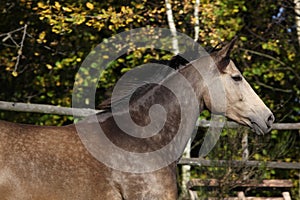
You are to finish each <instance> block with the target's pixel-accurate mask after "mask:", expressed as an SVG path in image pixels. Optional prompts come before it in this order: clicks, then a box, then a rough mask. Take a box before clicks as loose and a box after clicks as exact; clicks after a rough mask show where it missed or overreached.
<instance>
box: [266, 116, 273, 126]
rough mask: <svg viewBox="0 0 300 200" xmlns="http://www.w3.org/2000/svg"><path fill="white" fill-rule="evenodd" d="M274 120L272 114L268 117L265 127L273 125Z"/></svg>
mask: <svg viewBox="0 0 300 200" xmlns="http://www.w3.org/2000/svg"><path fill="white" fill-rule="evenodd" d="M274 120H275V117H274V115H273V114H271V115H270V116H269V117H268V119H267V125H268V126H269V127H271V126H272V124H273V122H274Z"/></svg>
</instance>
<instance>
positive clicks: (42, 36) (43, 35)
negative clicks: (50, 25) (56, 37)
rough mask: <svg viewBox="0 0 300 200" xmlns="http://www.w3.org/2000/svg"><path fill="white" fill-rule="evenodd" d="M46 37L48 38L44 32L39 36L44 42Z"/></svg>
mask: <svg viewBox="0 0 300 200" xmlns="http://www.w3.org/2000/svg"><path fill="white" fill-rule="evenodd" d="M45 36H46V32H45V31H43V32H41V33H40V34H39V39H40V40H43V39H44V38H45Z"/></svg>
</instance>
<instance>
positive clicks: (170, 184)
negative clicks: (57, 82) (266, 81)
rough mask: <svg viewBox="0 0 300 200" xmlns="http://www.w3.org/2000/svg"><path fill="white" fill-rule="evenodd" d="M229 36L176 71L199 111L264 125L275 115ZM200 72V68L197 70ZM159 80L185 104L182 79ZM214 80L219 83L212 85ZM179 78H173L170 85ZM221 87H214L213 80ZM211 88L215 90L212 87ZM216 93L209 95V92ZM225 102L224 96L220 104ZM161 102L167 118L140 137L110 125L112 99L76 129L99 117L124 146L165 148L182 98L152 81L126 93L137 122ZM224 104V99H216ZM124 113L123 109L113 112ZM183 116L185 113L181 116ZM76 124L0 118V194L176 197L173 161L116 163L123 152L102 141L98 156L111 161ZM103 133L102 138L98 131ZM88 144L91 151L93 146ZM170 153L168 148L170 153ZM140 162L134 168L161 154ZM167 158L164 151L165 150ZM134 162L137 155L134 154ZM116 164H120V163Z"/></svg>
mask: <svg viewBox="0 0 300 200" xmlns="http://www.w3.org/2000/svg"><path fill="white" fill-rule="evenodd" d="M233 45H234V41H232V42H230V43H229V44H228V45H226V46H225V47H223V48H222V49H221V50H219V51H217V52H214V53H212V54H210V56H204V57H201V58H199V59H196V60H194V61H192V62H190V63H188V64H186V65H185V66H183V67H180V68H179V69H177V70H176V73H180V74H181V75H182V76H183V77H184V78H185V79H186V80H187V81H188V82H189V84H190V86H191V88H192V89H193V92H194V94H193V95H194V96H195V97H196V98H197V100H198V102H197V103H198V105H199V107H198V108H199V110H200V112H201V111H202V110H203V109H204V107H207V108H208V109H209V110H211V111H212V112H214V113H221V114H224V115H225V116H227V117H228V118H230V119H232V120H234V121H236V122H238V123H240V124H243V125H246V126H249V127H251V128H252V129H253V130H254V131H255V132H257V133H258V134H263V133H267V132H268V131H270V129H271V126H272V123H273V121H274V116H273V114H272V113H271V111H270V110H269V109H268V108H267V107H266V105H265V104H264V103H263V102H262V100H261V99H260V98H259V97H258V96H257V94H256V93H255V92H254V91H253V89H252V88H251V87H250V85H249V84H248V83H247V81H246V80H245V79H244V77H243V76H242V75H241V73H240V72H239V70H238V69H237V68H236V66H235V64H234V63H233V62H232V61H231V60H230V58H229V54H230V52H231V50H232V48H233ZM200 72H201V73H202V74H200V75H199V73H200ZM161 82H162V83H166V84H169V85H175V87H176V88H177V89H178V91H182V95H181V97H180V98H181V101H182V102H183V106H185V107H188V106H189V105H190V101H191V99H192V97H190V96H188V95H187V94H188V93H185V89H184V88H182V87H183V86H182V84H180V81H178V80H176V76H175V75H172V73H170V74H168V75H167V76H166V77H165V79H164V80H162V81H161ZM217 83H219V84H217ZM176 84H177V85H176ZM220 85H221V86H222V87H223V89H221V90H220V91H221V92H222V94H220V93H219V89H220V88H219V86H220ZM217 91H218V92H217ZM214 93H215V94H214ZM212 97H214V98H212ZM224 102H226V103H224ZM154 104H159V105H161V106H162V107H163V108H164V110H165V116H164V117H165V118H166V121H165V123H164V124H163V128H162V129H161V130H160V131H159V133H158V134H157V135H152V136H149V137H145V138H138V137H134V136H132V135H129V134H126V133H125V132H124V131H122V130H121V129H120V128H119V127H118V126H117V124H116V122H115V120H114V116H113V113H112V110H111V109H110V107H111V105H110V104H108V105H106V106H105V107H106V108H107V109H106V111H104V112H102V113H99V114H97V116H96V118H97V122H95V121H92V122H90V121H89V120H83V121H81V122H79V124H81V125H82V127H83V128H82V129H81V131H86V132H87V135H88V134H90V133H91V132H93V131H94V130H92V129H91V128H89V127H88V124H89V123H98V124H99V125H100V126H101V128H102V130H103V132H104V133H105V136H106V139H107V138H108V139H109V140H110V141H111V142H112V143H113V144H114V145H115V146H118V148H121V149H123V150H125V151H127V152H135V153H140V154H142V153H146V152H155V151H158V150H160V149H163V148H164V146H166V145H168V144H170V143H171V141H172V138H174V137H175V136H176V134H177V133H178V131H177V130H178V129H180V123H182V120H184V119H182V113H183V112H184V111H183V110H181V106H182V104H181V102H179V101H178V99H176V97H175V96H174V94H173V93H172V92H170V91H169V90H168V89H166V88H165V87H163V86H161V85H159V84H156V85H152V86H147V87H141V88H139V90H138V92H137V93H135V94H134V95H133V97H132V99H131V100H130V108H131V110H130V113H131V117H132V119H133V121H134V122H135V123H137V124H139V125H141V126H145V125H147V124H149V123H151V118H150V117H149V109H150V108H151V106H152V105H154ZM220 105H222V106H220ZM190 112H191V115H190V117H189V118H191V119H192V120H191V121H192V123H188V124H185V126H186V127H185V128H186V129H184V130H192V129H193V128H194V124H193V123H194V122H195V121H196V119H197V114H196V113H197V112H194V111H193V110H192V109H191V110H190ZM117 115H120V116H121V115H122V112H120V113H117ZM185 118H187V117H186V116H185ZM77 125H78V124H72V125H68V126H63V127H50V126H33V125H24V124H16V123H10V122H6V121H1V122H0V199H1V200H43V199H47V200H48V199H51V200H62V199H64V200H89V199H90V200H95V199H98V200H122V199H128V200H141V199H143V200H155V199H157V200H174V199H176V198H177V186H176V183H177V181H176V164H177V160H174V161H173V162H170V163H169V164H168V165H166V166H162V167H160V168H159V167H158V168H157V169H155V170H148V171H147V170H146V171H144V172H143V171H142V170H141V169H138V170H140V171H139V172H138V173H136V172H130V171H122V170H120V169H121V168H122V166H120V165H124V164H127V163H124V161H126V159H127V160H128V162H129V163H130V162H133V161H132V160H130V159H129V158H124V157H116V156H114V155H113V154H111V155H110V154H109V150H108V148H105V147H102V146H97V151H96V153H97V152H98V153H99V155H103V156H106V159H109V160H108V162H111V163H112V165H114V166H116V168H115V167H111V166H109V165H107V163H105V162H101V158H97V155H96V156H95V154H94V153H93V152H91V150H90V149H89V147H87V145H86V144H85V142H84V141H83V140H82V138H81V137H80V134H78V132H77V131H78V130H77V127H76V126H77ZM181 134H182V135H179V137H180V140H178V141H180V143H181V144H180V145H179V146H173V148H174V152H175V151H176V152H179V153H181V152H183V150H184V146H185V144H186V143H187V141H188V139H189V138H190V137H191V132H181ZM98 139H100V140H101V137H100V138H98ZM92 151H93V150H92ZM170 154H172V153H170ZM161 156H162V157H160V156H157V157H155V158H156V159H157V160H155V159H154V160H151V159H149V160H147V159H145V160H143V162H138V166H140V168H145V169H146V168H147V166H149V165H151V164H153V163H154V164H157V163H160V162H163V161H164V158H165V157H164V156H166V155H161ZM167 156H172V155H167ZM166 158H167V157H166ZM134 162H136V161H134ZM118 167H119V168H120V169H118Z"/></svg>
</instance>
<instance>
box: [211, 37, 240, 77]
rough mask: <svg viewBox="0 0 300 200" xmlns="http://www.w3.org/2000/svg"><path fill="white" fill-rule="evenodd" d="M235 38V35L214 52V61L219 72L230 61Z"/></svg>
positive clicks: (222, 70)
mask: <svg viewBox="0 0 300 200" xmlns="http://www.w3.org/2000/svg"><path fill="white" fill-rule="evenodd" d="M236 40H237V36H235V37H234V38H233V39H232V40H231V41H230V42H229V43H228V44H227V45H225V46H224V47H223V48H222V49H220V50H219V51H218V52H216V55H215V63H216V65H217V67H218V69H219V70H220V72H224V70H225V69H226V67H227V66H228V64H229V62H230V53H231V51H232V49H233V46H234V44H235V41H236Z"/></svg>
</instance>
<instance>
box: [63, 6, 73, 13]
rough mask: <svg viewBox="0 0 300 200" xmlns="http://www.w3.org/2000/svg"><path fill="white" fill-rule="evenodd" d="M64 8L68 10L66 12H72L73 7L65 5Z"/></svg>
mask: <svg viewBox="0 0 300 200" xmlns="http://www.w3.org/2000/svg"><path fill="white" fill-rule="evenodd" d="M63 10H64V11H66V12H72V9H71V8H68V7H63Z"/></svg>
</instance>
